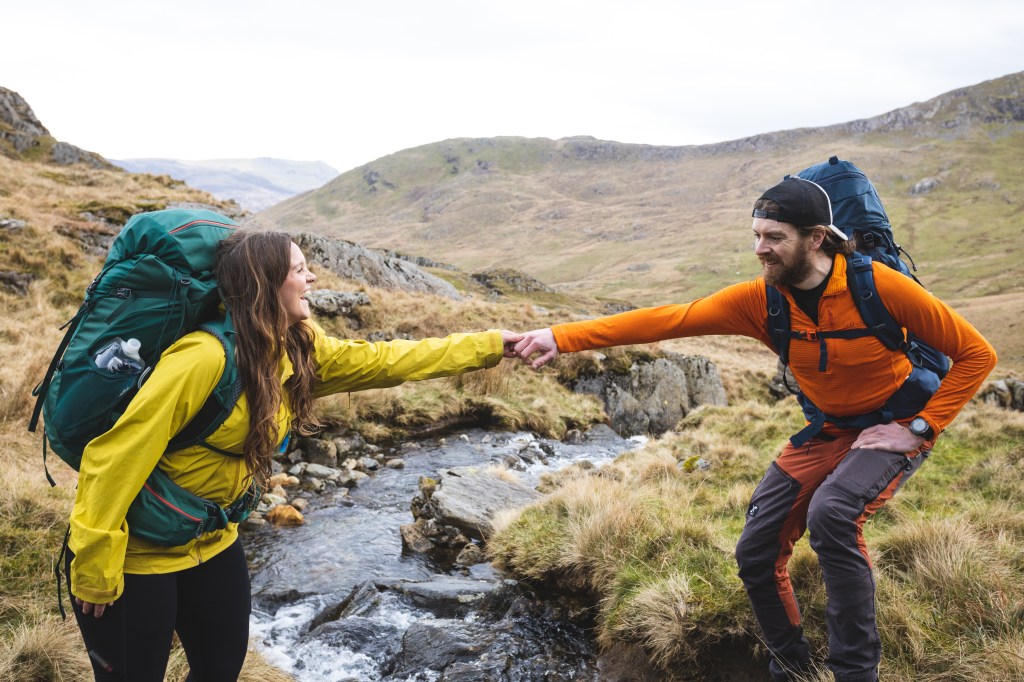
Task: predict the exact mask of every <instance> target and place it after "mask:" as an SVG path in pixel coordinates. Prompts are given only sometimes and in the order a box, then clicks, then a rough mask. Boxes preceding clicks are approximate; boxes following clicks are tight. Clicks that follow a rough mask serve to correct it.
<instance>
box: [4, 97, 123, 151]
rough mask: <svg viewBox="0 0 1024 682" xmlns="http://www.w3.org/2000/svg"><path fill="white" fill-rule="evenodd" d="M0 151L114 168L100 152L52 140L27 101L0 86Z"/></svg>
mask: <svg viewBox="0 0 1024 682" xmlns="http://www.w3.org/2000/svg"><path fill="white" fill-rule="evenodd" d="M47 148H49V149H48V150H47ZM0 153H3V154H6V155H7V156H12V157H14V158H29V157H30V158H36V159H37V160H39V159H45V160H49V161H51V162H52V163H57V164H61V165H70V164H75V163H84V164H88V165H90V166H92V167H93V168H113V165H111V164H110V163H109V162H108V161H107V160H106V159H104V158H103V157H102V156H100V155H99V154H94V153H93V152H87V151H85V150H84V149H79V148H78V147H76V146H74V145H72V144H68V143H67V142H57V141H56V140H54V139H53V137H52V136H51V135H50V131H49V130H47V129H46V126H44V125H43V124H42V123H40V121H39V119H38V118H36V115H35V113H34V112H33V111H32V107H30V106H29V105H28V102H26V101H25V99H24V98H23V97H22V96H21V95H19V94H18V93H16V92H14V91H13V90H8V89H7V88H3V87H0ZM35 155H38V156H35Z"/></svg>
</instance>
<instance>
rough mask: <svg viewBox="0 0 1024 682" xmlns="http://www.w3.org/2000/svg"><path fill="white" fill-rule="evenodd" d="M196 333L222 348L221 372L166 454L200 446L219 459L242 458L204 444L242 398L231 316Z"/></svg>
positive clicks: (202, 325) (169, 444)
mask: <svg viewBox="0 0 1024 682" xmlns="http://www.w3.org/2000/svg"><path fill="white" fill-rule="evenodd" d="M199 329H201V330H202V331H204V332H206V333H208V334H212V335H213V336H214V337H216V338H217V340H218V341H220V343H221V345H222V346H223V347H224V358H225V360H224V372H223V373H222V374H221V376H220V379H219V380H218V381H217V385H216V386H215V387H214V389H213V392H211V393H210V396H209V397H208V398H207V399H206V402H204V403H203V406H202V407H200V408H199V411H198V412H197V413H196V415H195V416H194V417H192V419H191V420H190V421H189V423H188V424H186V425H185V427H184V428H183V429H182V430H181V431H179V432H178V433H177V434H176V435H175V436H174V437H173V438H171V440H170V442H169V443H168V444H167V449H168V450H178V449H181V448H185V447H189V446H190V445H200V444H201V445H203V446H204V447H207V448H210V449H211V450H214V451H215V452H219V453H220V454H222V455H229V456H231V457H240V456H241V454H239V453H234V452H227V451H224V450H220V449H218V448H214V447H212V446H211V445H209V444H208V443H207V442H206V439H207V437H209V436H210V434H212V433H213V432H214V431H216V430H217V429H218V428H219V427H220V425H221V424H223V423H224V420H225V419H227V418H228V415H229V414H231V410H232V409H234V407H235V403H237V402H238V397H239V396H240V395H241V394H242V380H241V378H240V377H239V376H238V364H237V363H236V362H235V329H234V325H233V324H232V323H231V317H230V315H227V316H225V317H224V318H223V319H220V320H214V321H211V322H206V323H204V324H201V325H199Z"/></svg>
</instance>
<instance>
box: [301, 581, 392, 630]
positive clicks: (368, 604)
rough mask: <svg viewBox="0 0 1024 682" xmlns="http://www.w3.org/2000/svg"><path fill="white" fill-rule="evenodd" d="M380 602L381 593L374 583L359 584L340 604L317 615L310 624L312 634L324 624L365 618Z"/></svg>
mask: <svg viewBox="0 0 1024 682" xmlns="http://www.w3.org/2000/svg"><path fill="white" fill-rule="evenodd" d="M380 600H381V592H380V590H378V589H377V586H376V585H374V584H373V582H372V581H369V580H367V581H366V582H362V583H359V584H358V585H356V586H355V587H353V588H352V590H351V591H350V592H349V593H348V595H347V596H346V597H345V598H344V599H342V600H341V601H340V602H338V603H337V604H334V605H332V606H330V607H328V608H326V609H324V610H323V611H321V612H320V613H318V614H316V615H315V616H314V617H313V620H312V621H311V622H310V624H309V629H310V631H311V632H312V631H315V630H316V629H317V628H319V627H320V626H321V625H323V624H324V623H330V622H333V621H336V620H338V619H340V618H351V617H354V616H365V615H366V614H368V613H370V612H371V611H373V609H375V608H376V607H377V605H378V604H379V603H380Z"/></svg>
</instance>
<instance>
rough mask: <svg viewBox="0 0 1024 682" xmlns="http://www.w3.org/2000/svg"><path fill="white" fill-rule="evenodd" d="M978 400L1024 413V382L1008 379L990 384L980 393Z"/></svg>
mask: <svg viewBox="0 0 1024 682" xmlns="http://www.w3.org/2000/svg"><path fill="white" fill-rule="evenodd" d="M978 399H979V400H981V401H982V402H985V403H988V404H989V405H998V406H999V407H1002V408H1005V409H1007V410H1019V411H1022V412H1024V381H1021V380H1020V379H1011V378H1006V379H997V380H996V381H992V382H989V383H988V384H986V385H985V387H984V388H983V389H981V391H979V392H978Z"/></svg>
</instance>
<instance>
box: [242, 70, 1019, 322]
mask: <svg viewBox="0 0 1024 682" xmlns="http://www.w3.org/2000/svg"><path fill="white" fill-rule="evenodd" d="M832 155H838V156H839V157H840V158H843V159H847V160H850V161H853V162H854V163H856V164H857V165H858V166H860V167H861V168H862V169H863V170H864V171H865V172H866V173H867V174H868V176H869V177H870V178H871V179H872V180H873V181H874V182H875V184H876V186H877V187H878V190H879V193H880V194H881V197H882V200H883V201H884V202H885V205H886V208H887V209H888V212H889V216H890V218H891V220H892V222H893V224H894V228H895V233H896V236H897V239H898V240H899V241H900V243H901V244H902V245H903V246H904V247H906V249H907V251H909V252H910V253H911V254H912V255H913V257H914V259H915V261H916V262H917V265H918V266H919V267H920V268H921V272H920V273H919V274H920V276H921V279H922V280H923V281H924V282H925V283H926V284H927V285H928V286H929V288H931V289H932V290H933V291H935V293H936V294H938V295H940V296H946V297H949V296H961V297H974V296H983V295H992V294H1003V293H1011V292H1024V278H1022V277H1021V276H1020V275H1021V262H1022V261H1024V253H1022V249H1024V246H1022V244H1021V240H1020V235H1021V229H1022V225H1024V218H1022V216H1024V174H1022V173H1021V172H1020V169H1021V162H1020V159H1021V158H1024V73H1018V74H1013V75H1009V76H1005V77H1002V78H998V79H995V80H991V81H987V82H984V83H981V84H978V85H975V86H971V87H966V88H961V89H958V90H955V91H952V92H949V93H946V94H944V95H941V96H938V97H936V98H934V99H931V100H929V101H927V102H923V103H916V104H912V105H909V106H907V107H904V108H901V109H897V110H895V111H891V112H888V113H885V114H882V115H879V116H876V117H873V118H869V119H863V120H857V121H852V122H849V123H842V124H837V125H832V126H828V127H822V128H800V129H794V130H787V131H779V132H769V133H765V134H762V135H757V136H754V137H748V138H744V139H740V140H733V141H728V142H721V143H717V144H708V145H700V146H683V147H668V146H651V145H643V144H622V143H618V142H609V141H603V140H597V139H594V138H590V137H572V138H565V139H560V140H550V139H543V138H538V139H527V138H519V137H499V138H484V139H465V138H463V139H453V140H446V141H443V142H437V143H433V144H428V145H424V146H421V147H416V148H413V149H407V150H404V151H401V152H398V153H395V154H392V155H390V156H386V157H383V158H380V159H377V160H376V161H373V162H371V163H368V164H366V165H364V166H362V167H360V168H356V169H354V170H351V171H349V172H347V173H344V174H342V175H340V176H338V177H337V178H335V179H334V180H332V181H331V182H330V183H328V184H327V185H325V186H324V187H322V188H320V189H318V190H316V191H314V192H310V193H309V194H306V195H303V196H301V197H296V198H293V199H290V200H288V201H285V202H283V203H281V204H278V205H276V206H274V207H272V208H270V209H268V210H266V211H263V212H262V213H260V214H259V218H260V220H261V221H262V222H264V223H267V224H272V225H277V226H278V227H279V228H283V229H287V230H292V231H317V232H320V233H323V234H327V235H334V236H341V237H344V238H346V239H351V240H353V241H356V242H359V243H361V244H365V245H367V246H371V247H378V248H388V249H395V250H398V251H401V252H404V253H411V254H417V255H421V256H425V257H427V258H431V259H434V260H438V261H442V262H447V263H452V264H454V265H456V266H458V267H460V268H462V269H464V270H467V271H471V272H472V271H478V270H483V269H486V268H493V267H499V266H500V267H511V268H515V269H517V270H520V271H523V272H525V273H527V274H529V275H531V276H533V277H536V278H537V279H539V280H541V281H543V282H546V283H548V284H551V285H555V286H557V287H558V288H559V290H560V291H562V292H565V293H570V294H573V293H587V294H591V295H600V296H607V297H615V298H624V299H628V300H630V301H633V302H636V303H653V302H667V301H681V300H683V301H685V300H690V299H692V298H695V297H697V296H702V295H706V294H708V293H710V292H711V291H714V290H715V289H717V288H719V287H721V286H724V285H726V284H729V283H731V282H734V281H737V280H739V279H742V278H744V277H748V276H752V275H755V274H757V273H758V272H759V269H760V268H759V266H758V263H757V260H756V259H755V258H754V257H753V256H752V255H751V240H752V237H751V234H750V211H751V207H752V205H753V202H754V199H755V198H756V197H757V196H758V195H759V194H760V192H761V191H763V190H764V189H766V188H767V187H769V186H771V185H773V184H775V183H776V182H778V181H779V180H781V179H782V177H783V175H784V174H786V173H795V172H797V171H799V170H801V169H802V168H805V167H806V166H809V165H811V164H814V163H820V162H822V161H825V160H826V159H828V158H829V157H830V156H832Z"/></svg>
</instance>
